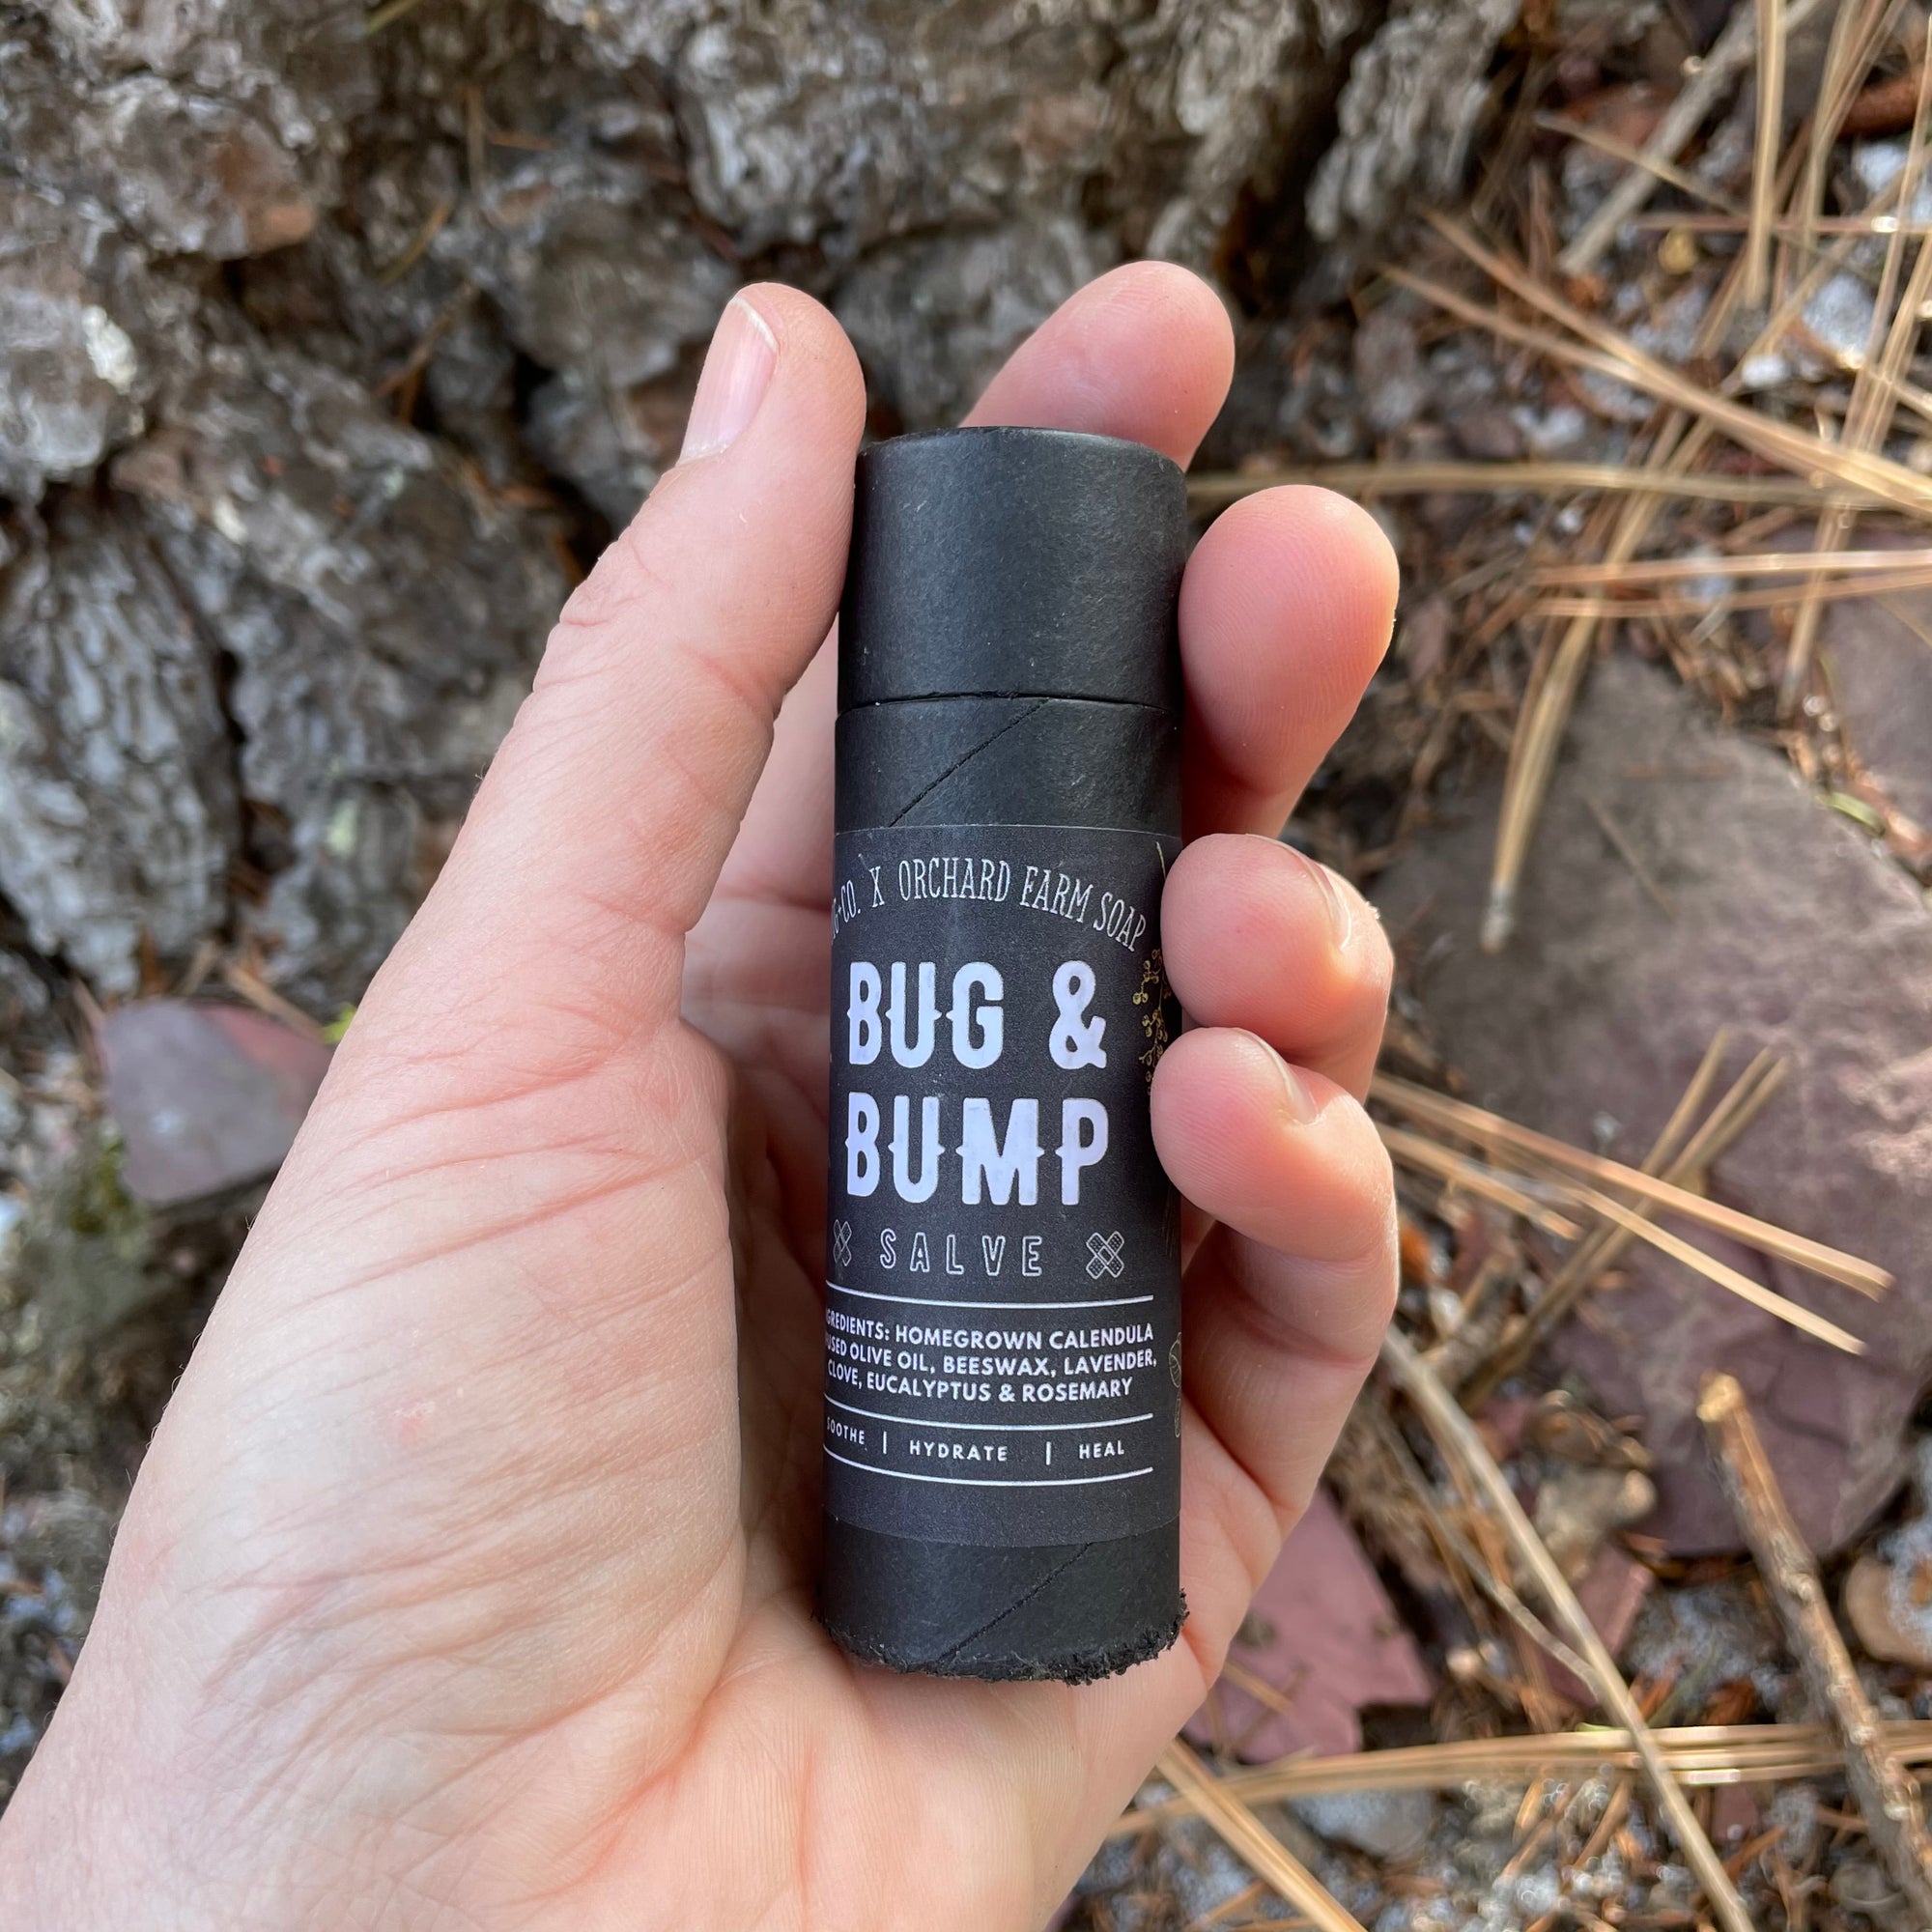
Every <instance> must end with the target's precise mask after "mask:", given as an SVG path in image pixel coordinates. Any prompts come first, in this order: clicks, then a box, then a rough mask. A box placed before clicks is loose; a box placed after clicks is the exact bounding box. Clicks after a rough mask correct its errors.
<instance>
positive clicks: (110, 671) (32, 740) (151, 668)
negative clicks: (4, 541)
mask: <svg viewBox="0 0 1932 1932" xmlns="http://www.w3.org/2000/svg"><path fill="white" fill-rule="evenodd" d="M12 527H13V530H14V540H15V542H16V543H17V544H18V546H19V549H18V553H17V554H16V555H15V556H14V559H13V561H12V562H11V564H8V565H7V566H5V567H4V568H0V888H4V890H5V892H6V894H7V896H8V897H9V898H10V899H11V900H12V901H13V903H14V906H15V907H16V908H17V909H18V911H19V912H20V914H21V916H22V917H23V918H24V919H25V920H26V922H27V923H28V927H29V929H30V932H31V934H32V938H33V942H34V944H35V945H36V946H37V947H39V948H40V949H41V950H42V951H43V952H55V951H64V952H66V954H67V956H68V957H69V958H70V959H71V961H72V962H73V964H74V965H75V966H77V967H78V968H79V969H80V970H81V971H82V972H84V973H86V974H88V975H89V976H90V977H91V978H92V979H94V980H95V981H96V982H97V983H98V984H99V985H100V986H102V987H103V988H105V989H106V990H108V991H110V992H122V991H126V990H128V989H129V988H130V987H131V986H132V985H133V984H134V982H135V979H136V976H137V973H138V958H139V952H140V947H141V944H142V941H143V939H144V938H145V939H146V940H147V941H149V942H150V943H151V944H152V945H153V946H154V948H155V950H156V952H158V953H159V954H160V955H161V956H162V957H163V958H168V957H177V956H182V955H185V954H186V953H187V952H191V951H192V949H193V947H194V946H195V944H196V942H197V941H198V940H200V938H201V937H202V935H203V934H205V933H207V932H210V931H213V929H214V928H215V927H217V926H219V925H220V924H221V923H223V921H224V920H225V919H226V917H227V908H228V887H227V874H228V867H229V865H230V862H231V861H232V859H233V858H234V856H235V853H236V850H237V846H238V842H239V832H238V827H237V823H236V809H235V786H234V777H233V765H232V756H231V752H230V747H229V744H228V733H227V725H226V724H225V723H224V721H223V718H222V713H221V704H220V698H219V695H218V693H217V691H216V688H215V676H214V667H213V661H212V658H211V656H210V653H209V650H208V647H207V645H206V643H205V642H204V640H203V639H202V638H201V637H200V635H199V634H198V632H197V630H196V628H195V623H194V613H193V612H192V611H190V610H189V609H188V608H187V607H186V606H185V603H184V601H183V598H182V596H181V593H180V591H179V589H178V588H177V586H176V584H175V583H174V582H173V581H172V580H171V579H170V576H169V573H168V571H167V569H166V567H165V565H164V564H163V562H162V560H161V558H160V556H159V555H158V554H157V552H156V548H155V546H154V545H153V544H152V543H151V542H150V541H149V540H148V539H147V537H146V536H145V535H144V534H143V532H142V531H141V530H139V529H138V528H136V527H134V526H130V525H129V524H128V523H127V522H126V521H125V520H119V519H114V518H110V517H107V516H103V515H102V514H101V512H100V511H99V510H98V509H96V508H95V507H94V505H93V504H92V503H91V502H90V501H89V500H88V499H87V498H85V497H80V496H71V497H68V498H67V499H66V500H64V501H63V502H62V503H61V504H60V506H59V508H58V509H57V510H56V511H55V513H54V515H53V517H52V519H51V520H50V522H49V523H48V524H46V525H45V526H42V525H40V524H38V523H35V522H33V521H32V520H29V519H22V520H20V521H18V522H17V523H16V524H15V525H14V526H12Z"/></svg>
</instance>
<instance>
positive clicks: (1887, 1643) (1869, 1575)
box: [1844, 1517, 1932, 1670]
mask: <svg viewBox="0 0 1932 1932" xmlns="http://www.w3.org/2000/svg"><path fill="white" fill-rule="evenodd" d="M1844 1606H1845V1617H1846V1620H1847V1622H1849V1623H1850V1624H1851V1626H1852V1629H1853V1630H1854V1631H1856V1632H1857V1633H1858V1639H1859V1642H1860V1643H1861V1644H1862V1645H1863V1646H1864V1649H1865V1652H1866V1654H1867V1655H1868V1656H1871V1657H1875V1658H1878V1659H1879V1660H1880V1661H1881V1662H1887V1663H1909V1664H1911V1665H1912V1666H1913V1668H1914V1669H1916V1670H1932V1518H1926V1517H1918V1518H1916V1519H1915V1520H1913V1521H1911V1522H1909V1523H1906V1524H1905V1525H1904V1526H1903V1527H1902V1528H1899V1529H1896V1530H1893V1531H1892V1532H1891V1533H1890V1534H1889V1536H1887V1537H1886V1538H1885V1539H1884V1540H1883V1542H1882V1543H1881V1545H1880V1547H1879V1548H1878V1550H1877V1551H1876V1552H1874V1553H1870V1554H1867V1555H1864V1556H1861V1557H1860V1558H1859V1560H1858V1561H1857V1562H1856V1563H1854V1564H1853V1565H1852V1567H1851V1570H1850V1572H1849V1573H1848V1574H1847V1576H1846V1577H1845V1592H1844Z"/></svg>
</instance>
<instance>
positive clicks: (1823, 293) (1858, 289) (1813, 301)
mask: <svg viewBox="0 0 1932 1932" xmlns="http://www.w3.org/2000/svg"><path fill="white" fill-rule="evenodd" d="M1876 312H1877V302H1876V300H1875V299H1874V298H1873V296H1872V293H1871V291H1870V290H1869V289H1867V288H1866V287H1865V285H1864V283H1863V282H1861V280H1860V279H1859V278H1858V276H1856V275H1853V274H1848V273H1845V272H1842V271H1841V272H1840V273H1838V274H1835V275H1831V276H1828V277H1827V278H1826V280H1825V281H1823V282H1821V283H1820V284H1819V286H1818V289H1817V292H1816V293H1815V294H1814V295H1813V296H1812V297H1811V298H1810V299H1809V300H1808V301H1806V302H1805V304H1804V315H1803V317H1802V318H1801V320H1802V322H1803V325H1804V332H1805V333H1806V334H1807V335H1808V336H1809V337H1810V339H1811V343H1812V346H1813V347H1814V348H1816V349H1817V350H1818V352H1819V353H1820V354H1821V355H1825V356H1826V357H1827V358H1828V359H1829V360H1831V361H1832V362H1833V363H1835V364H1836V365H1837V366H1838V367H1839V368H1841V369H1856V368H1857V367H1858V366H1859V365H1860V364H1861V362H1862V361H1863V360H1864V355H1865V348H1866V345H1867V343H1868V342H1869V341H1870V339H1871V329H1872V320H1873V317H1874V315H1875V314H1876Z"/></svg>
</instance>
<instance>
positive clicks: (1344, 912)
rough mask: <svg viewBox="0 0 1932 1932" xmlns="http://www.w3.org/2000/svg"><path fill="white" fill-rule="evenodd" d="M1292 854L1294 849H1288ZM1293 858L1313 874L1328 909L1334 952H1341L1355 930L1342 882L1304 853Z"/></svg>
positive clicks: (1352, 909)
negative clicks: (1333, 938) (1333, 939)
mask: <svg viewBox="0 0 1932 1932" xmlns="http://www.w3.org/2000/svg"><path fill="white" fill-rule="evenodd" d="M1288 849H1289V850H1290V851H1291V852H1294V847H1293V845H1291V846H1290V847H1289V848H1288ZM1294 856H1295V857H1296V858H1297V859H1299V860H1300V861H1301V863H1302V864H1303V865H1304V866H1306V867H1308V869H1309V870H1310V871H1311V872H1312V873H1314V875H1315V882H1316V884H1317V885H1319V886H1320V887H1321V897H1322V900H1323V902H1324V903H1325V904H1326V905H1327V907H1328V927H1329V930H1330V931H1331V932H1332V933H1333V934H1334V936H1335V951H1336V952H1343V951H1344V950H1345V949H1346V948H1347V946H1348V944H1349V935H1350V933H1351V932H1353V931H1354V929H1355V909H1354V907H1353V906H1351V905H1350V903H1349V895H1348V894H1347V893H1345V892H1344V891H1343V890H1342V882H1341V880H1339V879H1338V878H1337V877H1336V876H1335V874H1334V873H1333V872H1331V871H1330V870H1329V869H1328V867H1326V866H1324V865H1322V864H1321V862H1320V861H1318V860H1315V859H1311V858H1309V856H1308V855H1307V854H1306V853H1305V852H1295V853H1294Z"/></svg>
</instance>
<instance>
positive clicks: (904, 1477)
mask: <svg viewBox="0 0 1932 1932" xmlns="http://www.w3.org/2000/svg"><path fill="white" fill-rule="evenodd" d="M825 1453H826V1454H827V1455H828V1456H830V1457H831V1458H832V1460H833V1461H834V1462H835V1463H844V1464H845V1466H846V1467H847V1468H848V1469H863V1470H864V1471H865V1472H866V1474H867V1475H868V1476H896V1477H897V1478H898V1479H899V1481H900V1482H902V1483H948V1484H951V1485H952V1488H954V1489H960V1490H1077V1489H1080V1488H1082V1487H1083V1486H1084V1485H1086V1484H1088V1483H1124V1482H1125V1481H1127V1479H1128V1478H1129V1477H1131V1476H1151V1475H1152V1474H1153V1465H1152V1464H1151V1463H1150V1464H1149V1465H1148V1466H1147V1467H1146V1468H1145V1469H1116V1470H1115V1471H1114V1473H1113V1474H1112V1475H1111V1476H1019V1477H1014V1478H1013V1479H1011V1480H1010V1481H1007V1482H1002V1481H1001V1480H1000V1479H999V1478H998V1477H996V1476H922V1475H920V1474H919V1473H918V1472H917V1471H916V1470H913V1469H881V1468H879V1467H877V1466H876V1465H875V1464H873V1463H855V1462H853V1460H852V1459H851V1457H849V1456H841V1455H839V1453H838V1450H836V1449H828V1450H827V1451H826V1452H825Z"/></svg>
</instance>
